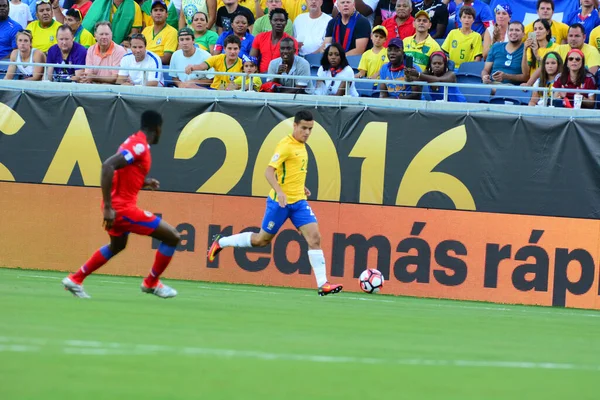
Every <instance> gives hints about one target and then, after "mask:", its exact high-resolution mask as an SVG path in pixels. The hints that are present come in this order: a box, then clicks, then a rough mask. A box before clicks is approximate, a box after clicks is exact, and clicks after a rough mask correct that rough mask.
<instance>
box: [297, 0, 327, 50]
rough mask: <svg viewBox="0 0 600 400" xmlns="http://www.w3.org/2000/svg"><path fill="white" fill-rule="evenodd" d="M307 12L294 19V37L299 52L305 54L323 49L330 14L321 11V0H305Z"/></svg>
mask: <svg viewBox="0 0 600 400" xmlns="http://www.w3.org/2000/svg"><path fill="white" fill-rule="evenodd" d="M306 4H307V5H308V12H307V13H304V14H300V15H298V16H297V17H296V19H295V20H294V37H295V38H296V40H297V41H298V46H299V47H300V52H299V54H300V55H301V56H305V55H307V54H312V53H322V52H323V50H325V43H324V40H325V31H326V30H327V24H328V23H329V21H331V16H329V15H327V14H325V13H324V12H323V11H321V6H322V5H323V0H306Z"/></svg>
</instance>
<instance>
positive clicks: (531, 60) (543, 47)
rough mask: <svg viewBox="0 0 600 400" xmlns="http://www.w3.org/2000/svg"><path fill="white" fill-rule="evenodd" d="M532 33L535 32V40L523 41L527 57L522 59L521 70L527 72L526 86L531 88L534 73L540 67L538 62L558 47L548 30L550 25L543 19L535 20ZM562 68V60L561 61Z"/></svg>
mask: <svg viewBox="0 0 600 400" xmlns="http://www.w3.org/2000/svg"><path fill="white" fill-rule="evenodd" d="M533 31H534V32H535V39H533V38H528V39H527V40H526V41H525V54H526V55H527V57H524V58H523V64H522V67H521V68H522V69H523V71H529V75H530V78H529V81H527V83H526V86H531V85H533V83H534V82H535V81H536V79H537V78H535V79H534V76H533V75H534V72H535V70H537V69H538V68H539V67H540V65H543V64H540V61H541V60H542V58H543V57H544V55H545V54H546V53H548V52H550V51H554V49H556V48H557V47H558V44H556V43H554V42H553V41H552V31H551V30H550V23H549V22H548V21H546V20H545V19H537V20H535V21H534V23H533ZM561 66H562V60H561Z"/></svg>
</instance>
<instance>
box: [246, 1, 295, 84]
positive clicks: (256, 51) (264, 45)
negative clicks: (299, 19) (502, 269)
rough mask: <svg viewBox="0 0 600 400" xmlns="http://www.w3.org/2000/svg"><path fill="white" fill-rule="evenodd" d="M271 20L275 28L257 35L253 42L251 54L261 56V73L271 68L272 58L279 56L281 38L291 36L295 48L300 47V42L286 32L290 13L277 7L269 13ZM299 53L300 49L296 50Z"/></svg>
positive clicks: (259, 68)
mask: <svg viewBox="0 0 600 400" xmlns="http://www.w3.org/2000/svg"><path fill="white" fill-rule="evenodd" d="M269 21H271V26H272V27H273V30H272V31H270V32H263V33H259V34H258V35H256V37H255V38H254V41H253V42H252V50H251V51H250V55H251V56H252V57H256V58H260V65H259V67H258V70H259V71H260V72H261V73H266V72H267V71H268V70H269V63H270V62H271V60H274V59H276V58H279V57H280V56H281V54H280V53H279V45H280V42H281V39H283V38H290V39H292V40H293V41H294V44H295V46H294V47H295V48H296V49H298V42H297V41H296V39H294V38H293V37H291V36H290V35H288V34H287V33H285V32H284V29H285V25H286V24H287V21H288V13H287V11H286V10H285V9H283V8H275V9H273V10H271V12H270V13H269ZM296 54H298V50H296Z"/></svg>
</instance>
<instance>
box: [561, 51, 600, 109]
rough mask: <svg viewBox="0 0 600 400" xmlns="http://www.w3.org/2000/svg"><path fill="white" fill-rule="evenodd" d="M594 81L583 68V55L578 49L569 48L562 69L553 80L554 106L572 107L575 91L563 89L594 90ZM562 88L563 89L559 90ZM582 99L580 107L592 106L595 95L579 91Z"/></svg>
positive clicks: (592, 76)
mask: <svg viewBox="0 0 600 400" xmlns="http://www.w3.org/2000/svg"><path fill="white" fill-rule="evenodd" d="M596 88H597V87H596V82H595V81H594V75H592V74H591V73H590V72H589V71H588V70H587V69H586V68H585V55H584V54H583V52H582V51H581V50H579V49H571V50H570V51H569V52H568V53H567V57H566V61H565V63H564V64H563V69H562V72H561V73H560V74H558V75H557V76H556V78H555V80H554V92H553V97H554V98H555V99H556V100H554V101H553V103H552V104H553V105H554V106H555V107H567V108H573V107H574V105H575V99H574V97H575V93H573V92H569V91H567V90H564V89H586V90H596ZM560 89H563V90H560ZM581 94H582V95H583V100H582V103H581V108H594V105H595V103H594V99H595V95H594V94H593V93H581Z"/></svg>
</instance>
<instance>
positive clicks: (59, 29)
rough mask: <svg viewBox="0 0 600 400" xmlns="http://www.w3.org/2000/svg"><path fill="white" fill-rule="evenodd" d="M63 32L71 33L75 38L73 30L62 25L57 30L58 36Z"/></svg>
mask: <svg viewBox="0 0 600 400" xmlns="http://www.w3.org/2000/svg"><path fill="white" fill-rule="evenodd" d="M61 31H65V32H67V31H68V32H69V33H70V34H71V36H73V31H72V30H71V28H69V26H68V25H61V26H59V27H58V29H57V30H56V34H57V35H58V32H61Z"/></svg>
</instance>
